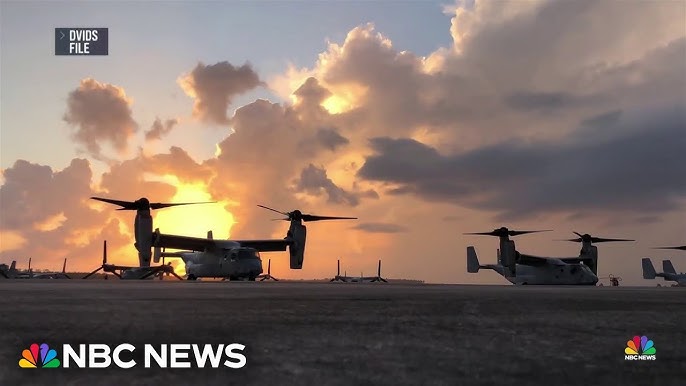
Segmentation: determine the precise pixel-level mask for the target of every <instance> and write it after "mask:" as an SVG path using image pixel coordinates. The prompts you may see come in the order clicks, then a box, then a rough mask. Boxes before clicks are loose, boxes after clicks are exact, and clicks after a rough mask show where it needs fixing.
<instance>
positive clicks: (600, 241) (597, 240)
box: [591, 237, 636, 243]
mask: <svg viewBox="0 0 686 386" xmlns="http://www.w3.org/2000/svg"><path fill="white" fill-rule="evenodd" d="M610 241H636V240H629V239H605V238H602V237H591V242H593V243H607V242H610Z"/></svg>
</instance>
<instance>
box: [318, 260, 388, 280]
mask: <svg viewBox="0 0 686 386" xmlns="http://www.w3.org/2000/svg"><path fill="white" fill-rule="evenodd" d="M337 264H338V266H337V270H336V276H334V278H333V279H331V280H329V281H331V282H334V281H342V282H345V283H347V282H351V283H362V282H370V283H376V282H384V283H388V281H387V280H386V279H384V278H383V277H381V260H379V266H378V268H377V271H376V276H363V275H362V274H361V273H360V276H348V275H347V272H346V273H345V274H344V275H341V261H340V260H338V263H337Z"/></svg>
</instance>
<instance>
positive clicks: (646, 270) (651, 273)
mask: <svg viewBox="0 0 686 386" xmlns="http://www.w3.org/2000/svg"><path fill="white" fill-rule="evenodd" d="M641 265H642V267H643V278H644V279H655V267H653V262H652V261H650V259H649V258H647V257H644V258H643V259H641Z"/></svg>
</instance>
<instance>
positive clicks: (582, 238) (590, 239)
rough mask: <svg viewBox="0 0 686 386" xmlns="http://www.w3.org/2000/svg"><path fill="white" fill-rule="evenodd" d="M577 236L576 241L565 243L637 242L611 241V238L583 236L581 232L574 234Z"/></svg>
mask: <svg viewBox="0 0 686 386" xmlns="http://www.w3.org/2000/svg"><path fill="white" fill-rule="evenodd" d="M574 234H576V235H577V236H579V237H578V238H576V239H567V240H565V241H572V242H575V243H580V242H584V241H586V242H591V243H607V242H611V241H636V240H629V239H609V238H604V237H593V236H591V235H589V234H588V233H586V234H583V235H582V234H581V233H579V232H574Z"/></svg>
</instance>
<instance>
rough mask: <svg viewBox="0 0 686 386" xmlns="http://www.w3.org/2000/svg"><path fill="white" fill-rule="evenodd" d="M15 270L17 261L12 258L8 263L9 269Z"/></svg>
mask: <svg viewBox="0 0 686 386" xmlns="http://www.w3.org/2000/svg"><path fill="white" fill-rule="evenodd" d="M16 270H17V261H16V260H12V265H10V271H16Z"/></svg>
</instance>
